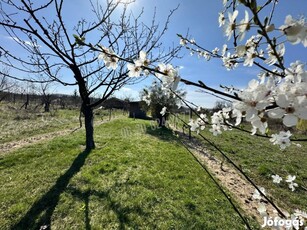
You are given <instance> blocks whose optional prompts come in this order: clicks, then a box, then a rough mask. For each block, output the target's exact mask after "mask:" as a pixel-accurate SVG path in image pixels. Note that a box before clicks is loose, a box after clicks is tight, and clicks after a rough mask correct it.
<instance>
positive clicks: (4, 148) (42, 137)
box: [0, 117, 117, 156]
mask: <svg viewBox="0 0 307 230" xmlns="http://www.w3.org/2000/svg"><path fill="white" fill-rule="evenodd" d="M114 119H117V117H115V118H112V120H114ZM112 120H111V121H112ZM106 122H109V121H99V122H97V123H95V124H94V125H95V126H98V125H101V124H103V123H106ZM80 129H84V126H83V127H82V128H79V127H78V128H70V129H65V130H60V131H56V132H50V133H45V134H39V135H36V136H32V137H28V138H24V139H21V140H18V141H11V142H6V143H3V144H0V156H4V155H6V154H8V153H10V152H12V151H14V150H16V149H19V148H22V147H26V146H29V145H33V144H36V143H39V142H42V141H49V140H52V139H53V138H55V137H59V136H65V135H67V134H70V133H73V132H75V131H77V130H80Z"/></svg>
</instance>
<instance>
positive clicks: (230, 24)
mask: <svg viewBox="0 0 307 230" xmlns="http://www.w3.org/2000/svg"><path fill="white" fill-rule="evenodd" d="M238 13H239V11H238V10H235V11H234V12H233V13H230V12H228V21H226V23H225V25H224V33H225V36H226V37H228V40H229V39H230V38H231V35H232V34H233V31H234V30H235V29H236V23H235V20H236V18H237V16H238Z"/></svg>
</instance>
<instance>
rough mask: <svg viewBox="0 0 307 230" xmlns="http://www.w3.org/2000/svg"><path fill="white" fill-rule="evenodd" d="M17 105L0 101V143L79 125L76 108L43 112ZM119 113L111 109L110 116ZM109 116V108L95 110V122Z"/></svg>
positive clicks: (118, 114)
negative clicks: (21, 107)
mask: <svg viewBox="0 0 307 230" xmlns="http://www.w3.org/2000/svg"><path fill="white" fill-rule="evenodd" d="M19 107H20V105H15V106H12V105H11V104H7V103H0V144H3V143H6V142H10V141H18V140H21V139H24V138H27V137H32V136H36V135H40V134H45V133H50V132H56V131H60V130H65V129H71V128H78V127H79V126H80V123H79V113H80V111H79V110H78V109H57V110H51V112H49V113H44V112H41V111H38V110H34V109H33V108H30V109H28V110H25V109H20V108H19ZM120 115H122V111H117V110H113V111H112V113H111V118H114V117H115V116H120ZM109 118H110V114H109V110H96V111H95V121H96V122H101V121H103V120H108V119H109Z"/></svg>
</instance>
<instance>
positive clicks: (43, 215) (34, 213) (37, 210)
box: [12, 150, 91, 229]
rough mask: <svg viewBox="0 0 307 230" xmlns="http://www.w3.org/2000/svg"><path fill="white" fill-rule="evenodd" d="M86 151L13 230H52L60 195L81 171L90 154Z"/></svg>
mask: <svg viewBox="0 0 307 230" xmlns="http://www.w3.org/2000/svg"><path fill="white" fill-rule="evenodd" d="M90 152H91V151H90V150H84V151H83V152H81V153H80V154H79V155H78V156H77V157H76V158H75V160H74V161H73V163H72V164H71V166H70V168H69V169H68V170H67V171H66V172H65V173H64V174H63V175H62V176H60V177H59V178H58V179H57V181H56V183H55V184H54V185H53V186H52V187H51V188H50V190H49V191H48V192H47V193H46V194H44V195H43V196H42V197H41V198H40V199H39V200H37V201H36V202H35V203H34V204H33V205H32V207H31V208H30V210H29V211H28V212H27V213H26V214H25V215H24V217H22V219H21V220H19V222H18V223H17V224H15V225H14V226H13V227H12V229H40V227H41V226H46V227H48V228H50V224H51V217H52V214H53V212H54V210H55V207H56V206H57V204H58V202H59V199H60V195H61V194H62V193H63V192H64V190H65V189H66V187H67V185H68V183H69V181H70V180H71V178H72V177H73V176H74V175H75V174H76V173H78V172H79V171H80V169H81V168H82V166H83V165H84V163H85V160H86V158H87V157H88V156H89V154H90Z"/></svg>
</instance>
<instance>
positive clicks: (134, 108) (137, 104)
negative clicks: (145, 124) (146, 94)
mask: <svg viewBox="0 0 307 230" xmlns="http://www.w3.org/2000/svg"><path fill="white" fill-rule="evenodd" d="M141 103H142V102H141V101H133V102H129V117H130V118H139V119H145V118H147V116H146V112H145V111H144V110H143V109H142V106H141Z"/></svg>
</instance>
